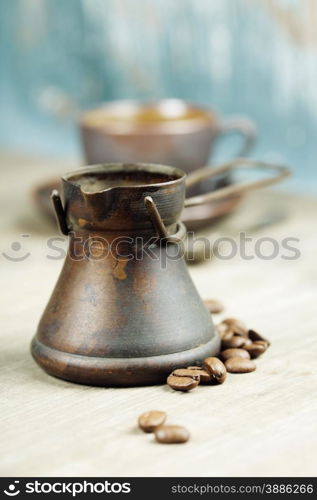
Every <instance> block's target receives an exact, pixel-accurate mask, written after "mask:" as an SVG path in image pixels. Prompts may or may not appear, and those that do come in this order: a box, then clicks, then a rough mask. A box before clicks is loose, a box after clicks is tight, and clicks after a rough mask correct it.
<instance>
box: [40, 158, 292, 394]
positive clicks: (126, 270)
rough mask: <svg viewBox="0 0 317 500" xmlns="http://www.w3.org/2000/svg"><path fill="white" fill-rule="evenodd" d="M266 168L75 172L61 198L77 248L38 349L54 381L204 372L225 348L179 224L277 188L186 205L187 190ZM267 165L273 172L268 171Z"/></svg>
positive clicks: (128, 381)
mask: <svg viewBox="0 0 317 500" xmlns="http://www.w3.org/2000/svg"><path fill="white" fill-rule="evenodd" d="M242 164H243V166H244V167H247V168H248V167H250V166H252V167H254V166H263V164H262V163H259V162H254V161H251V160H243V159H240V160H235V161H234V162H231V163H230V164H228V165H225V166H222V167H220V168H218V169H213V170H211V169H209V168H205V169H200V170H198V171H196V172H195V173H193V174H191V175H189V176H188V177H187V179H186V174H185V173H184V172H183V171H182V170H180V169H178V168H173V167H167V166H162V165H154V164H149V165H146V164H106V165H96V166H90V167H89V168H83V169H80V170H77V171H74V172H70V173H68V174H66V175H65V176H64V177H63V179H62V181H63V197H64V204H62V201H61V199H60V197H59V194H58V192H56V191H55V192H53V193H52V199H53V202H54V206H55V211H56V214H57V218H58V221H59V225H60V229H61V231H62V232H63V233H64V234H67V235H69V250H68V254H67V257H66V260H65V263H64V267H63V269H62V271H61V274H60V277H59V279H58V282H57V284H56V287H55V290H54V291H53V294H52V296H51V299H50V301H49V303H48V305H47V307H46V309H45V311H44V313H43V316H42V318H41V320H40V323H39V326H38V330H37V334H36V336H35V337H34V339H33V341H32V347H31V350H32V355H33V357H34V358H35V360H36V361H37V363H38V364H39V365H40V366H42V368H44V370H46V371H47V372H48V373H49V374H51V375H54V376H57V377H60V378H63V379H66V380H70V381H73V382H79V383H84V384H90V385H102V386H105V385H110V386H132V385H147V384H155V383H160V382H163V381H164V379H165V377H166V375H167V374H168V373H170V372H171V371H172V370H173V369H174V368H176V367H179V366H188V365H193V364H199V363H201V362H202V360H203V359H204V358H206V357H207V356H211V355H215V354H217V353H218V351H219V347H220V340H219V337H218V335H217V333H216V332H215V329H214V326H213V322H212V319H211V316H210V314H209V313H208V311H207V309H206V308H205V306H204V304H203V302H202V300H201V298H200V296H199V294H198V292H197V290H196V288H195V286H194V284H193V282H192V280H191V278H190V276H189V273H188V270H187V268H186V264H185V262H184V258H183V251H182V244H181V242H182V239H183V238H184V236H185V233H186V230H185V227H184V225H183V224H182V223H181V222H180V216H181V212H182V209H183V207H184V205H185V206H193V205H198V204H200V203H205V202H206V201H209V200H210V199H219V198H220V197H221V196H228V195H229V194H234V193H238V192H241V191H245V190H247V189H250V188H254V187H258V185H259V184H260V185H267V184H272V183H273V182H277V181H278V180H280V179H281V178H282V177H285V176H286V175H287V174H288V171H287V169H285V168H283V167H277V166H269V167H270V168H271V167H272V168H274V169H275V170H277V175H276V176H275V177H271V178H270V179H265V180H262V181H258V182H257V183H253V184H252V185H250V184H248V185H233V186H229V187H226V188H223V189H222V190H219V191H216V192H212V193H207V194H204V195H200V196H196V197H193V198H188V199H185V189H186V187H187V186H189V185H192V184H194V183H196V182H201V180H202V179H206V178H207V177H210V176H215V175H218V174H219V173H222V172H223V171H228V170H232V169H233V168H236V167H238V166H239V165H242ZM266 166H267V165H266Z"/></svg>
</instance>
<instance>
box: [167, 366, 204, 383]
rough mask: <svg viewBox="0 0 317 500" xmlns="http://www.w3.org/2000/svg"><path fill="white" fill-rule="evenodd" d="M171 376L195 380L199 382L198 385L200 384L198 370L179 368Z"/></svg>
mask: <svg viewBox="0 0 317 500" xmlns="http://www.w3.org/2000/svg"><path fill="white" fill-rule="evenodd" d="M171 375H175V377H190V378H192V379H193V380H197V381H198V383H199V382H200V373H199V372H198V370H191V369H190V368H178V369H177V370H174V371H173V373H171Z"/></svg>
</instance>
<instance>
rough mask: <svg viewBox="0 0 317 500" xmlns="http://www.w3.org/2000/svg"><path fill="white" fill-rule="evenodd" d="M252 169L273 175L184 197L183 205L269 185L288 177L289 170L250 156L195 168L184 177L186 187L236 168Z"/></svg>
mask: <svg viewBox="0 0 317 500" xmlns="http://www.w3.org/2000/svg"><path fill="white" fill-rule="evenodd" d="M240 168H241V169H252V168H259V169H262V170H265V171H268V170H273V171H275V175H272V176H271V177H268V178H266V179H261V180H258V181H254V182H246V183H240V184H232V185H230V186H225V187H223V188H220V189H216V190H214V191H211V192H209V193H206V194H201V195H198V196H192V197H191V198H186V200H185V207H193V206H196V205H203V204H204V203H209V202H211V201H216V200H221V199H223V198H227V197H228V196H232V195H240V194H243V193H246V192H248V191H253V190H255V189H259V188H262V187H265V186H270V185H272V184H276V183H277V182H280V181H281V180H282V179H285V178H286V177H289V176H290V174H291V170H290V169H289V168H288V167H286V166H283V165H277V164H274V163H268V162H265V161H258V160H251V159H250V158H236V159H234V160H231V161H229V162H227V163H224V164H223V165H220V166H218V167H215V168H211V167H204V168H200V169H198V170H195V171H194V172H192V173H191V174H189V175H188V176H187V178H186V187H187V188H189V187H191V186H193V185H194V184H197V183H199V182H202V181H204V180H206V179H210V178H212V177H216V176H219V175H221V174H225V173H228V172H232V171H236V170H238V169H240Z"/></svg>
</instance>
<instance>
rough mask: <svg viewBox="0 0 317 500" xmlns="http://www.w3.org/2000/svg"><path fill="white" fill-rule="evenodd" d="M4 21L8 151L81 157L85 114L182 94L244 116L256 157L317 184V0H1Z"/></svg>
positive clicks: (1, 83) (1, 81)
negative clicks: (254, 135)
mask: <svg viewBox="0 0 317 500" xmlns="http://www.w3.org/2000/svg"><path fill="white" fill-rule="evenodd" d="M0 27H1V35H0V37H1V38H0V42H1V43H0V57H1V67H0V69H1V77H0V90H1V130H0V132H1V135H0V147H1V148H5V149H15V150H17V149H18V150H22V151H28V152H36V153H41V154H43V153H45V154H52V155H56V156H57V155H59V156H65V155H69V154H80V148H79V142H78V137H77V130H76V126H75V123H76V119H77V116H78V113H79V112H80V110H82V109H84V108H86V107H89V106H92V105H94V104H96V103H98V102H100V101H102V100H109V99H116V98H127V97H141V98H157V97H163V96H177V97H183V98H186V99H190V100H192V101H196V102H198V103H205V104H207V105H209V106H211V107H213V108H216V109H217V110H218V111H220V112H222V113H225V114H240V113H244V114H248V115H249V116H250V117H252V118H253V119H254V121H255V122H256V123H257V125H258V130H259V141H258V145H257V149H256V151H255V152H254V155H256V156H257V157H262V158H265V159H272V160H281V161H286V162H289V163H291V164H292V165H293V166H294V167H295V170H296V177H295V180H294V181H293V184H294V185H296V187H298V188H301V189H308V190H313V189H314V187H315V186H316V185H317V173H316V172H317V169H316V159H317V141H316V132H317V128H316V125H317V2H316V0H0ZM229 147H233V146H232V145H231V146H229V145H228V148H229ZM225 149H226V147H225V144H222V155H225V154H226V152H225ZM220 157H221V154H220V153H219V158H220Z"/></svg>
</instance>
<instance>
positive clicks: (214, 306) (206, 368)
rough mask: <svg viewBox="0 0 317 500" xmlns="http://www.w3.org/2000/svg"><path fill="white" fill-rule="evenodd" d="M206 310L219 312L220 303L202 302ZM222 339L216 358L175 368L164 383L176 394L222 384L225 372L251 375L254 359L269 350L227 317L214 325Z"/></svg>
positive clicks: (242, 325)
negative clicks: (203, 386)
mask: <svg viewBox="0 0 317 500" xmlns="http://www.w3.org/2000/svg"><path fill="white" fill-rule="evenodd" d="M205 305H206V306H207V308H208V310H209V311H210V312H211V313H213V314H215V311H218V312H220V309H221V310H222V308H221V307H220V303H219V302H218V301H215V300H211V299H210V300H208V301H205ZM216 329H217V331H218V333H219V335H220V338H221V350H220V354H219V357H210V358H207V359H205V360H204V361H203V364H202V366H188V367H187V368H178V369H176V370H174V371H173V372H172V373H171V374H170V375H169V376H168V377H167V384H168V385H169V386H170V387H171V388H172V389H174V390H175V391H183V392H187V391H190V390H192V389H195V388H196V387H197V386H198V385H199V384H223V383H224V381H225V380H226V376H227V372H228V373H250V372H253V371H254V370H255V369H256V364H255V363H254V361H253V359H255V358H258V357H259V356H261V354H263V353H264V352H265V351H266V349H267V348H268V347H269V345H270V342H269V341H268V340H267V339H265V338H264V337H263V336H262V335H260V334H259V333H258V332H256V331H255V330H251V329H249V328H248V327H247V326H246V325H245V323H244V322H243V321H241V320H239V319H236V318H227V319H224V320H223V321H221V323H219V324H218V325H217V326H216Z"/></svg>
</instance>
